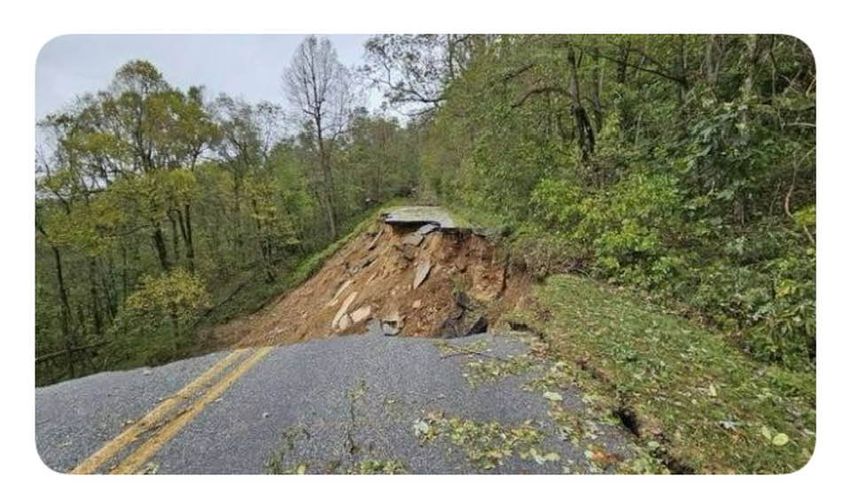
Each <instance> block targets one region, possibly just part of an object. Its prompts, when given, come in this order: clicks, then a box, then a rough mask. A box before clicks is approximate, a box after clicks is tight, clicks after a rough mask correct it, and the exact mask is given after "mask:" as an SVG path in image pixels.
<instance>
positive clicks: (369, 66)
mask: <svg viewBox="0 0 851 501" xmlns="http://www.w3.org/2000/svg"><path fill="white" fill-rule="evenodd" d="M281 75H282V76H281V82H280V85H281V89H282V90H281V99H280V102H275V103H272V102H259V103H251V102H246V101H244V100H242V99H240V98H235V97H231V96H228V95H210V94H209V93H208V92H207V91H206V90H205V88H204V85H203V82H198V85H197V86H192V87H189V88H186V89H181V88H177V87H175V86H173V85H171V84H170V83H169V82H167V81H166V80H165V79H164V77H163V75H162V74H161V72H160V71H159V70H158V69H157V68H156V67H155V66H154V65H153V64H152V63H150V62H148V61H143V60H133V61H128V62H127V63H126V64H124V65H123V66H121V67H120V68H119V69H118V70H117V71H116V73H115V75H114V77H113V79H112V81H111V82H104V86H103V89H102V90H100V91H98V92H96V93H91V94H86V95H82V96H79V97H78V99H77V100H76V102H75V103H74V104H73V105H69V106H68V107H66V108H65V109H62V110H57V111H56V112H54V113H52V114H50V115H48V116H47V117H45V118H44V119H43V120H41V121H40V122H39V123H38V125H37V128H38V137H39V138H40V139H41V140H40V141H39V147H38V149H37V151H36V155H35V184H36V188H35V191H36V193H35V204H36V218H35V230H36V231H35V238H36V270H35V271H36V280H35V286H36V333H35V334H36V336H35V339H36V379H37V384H39V385H43V384H50V383H54V382H57V381H61V380H64V379H69V378H75V377H79V376H81V375H85V374H89V373H94V372H98V371H103V370H114V369H122V368H129V367H137V366H141V365H151V364H160V363H165V362H168V361H170V360H175V359H178V358H182V357H184V356H186V355H188V354H193V353H197V352H199V351H202V350H203V346H204V339H203V333H204V331H205V329H206V328H208V327H209V326H212V325H215V324H217V323H220V322H223V321H225V320H227V319H230V318H233V317H235V316H238V315H241V314H245V313H250V312H252V311H256V310H257V309H258V308H260V307H262V306H263V305H264V304H265V303H266V302H267V301H268V300H269V299H271V298H273V297H275V296H276V295H277V294H279V293H281V292H282V291H285V290H287V289H288V288H290V287H292V286H294V285H296V284H297V282H298V280H300V279H303V278H304V276H305V274H307V273H310V269H311V268H310V267H311V266H314V265H315V262H316V261H317V259H318V258H319V257H321V255H322V253H323V250H325V249H326V248H327V247H328V246H329V245H331V244H332V243H334V242H336V241H338V240H339V239H340V238H341V237H344V236H345V235H346V234H347V233H348V232H350V231H352V229H353V228H355V226H356V225H357V224H358V223H359V222H360V221H362V220H364V219H365V218H368V217H370V215H371V214H374V213H375V211H376V210H377V209H378V208H379V207H381V206H382V205H383V204H386V203H388V202H392V201H393V200H397V199H408V200H414V201H416V202H417V203H440V204H442V205H444V206H447V207H450V208H452V209H453V210H457V211H458V212H460V213H464V214H469V217H470V218H471V219H473V220H476V221H481V222H482V224H488V225H494V226H499V227H501V228H503V229H504V233H505V234H506V235H508V238H507V242H506V246H507V247H508V248H510V250H511V255H512V256H513V259H514V260H515V261H516V263H515V264H516V265H517V266H520V267H523V268H524V269H526V270H528V271H529V272H530V273H532V274H533V275H534V276H535V277H538V278H543V277H546V276H548V275H552V274H556V273H572V274H579V275H584V276H587V277H591V278H593V279H596V280H599V281H602V282H607V283H609V284H612V285H613V286H617V287H624V288H628V289H631V290H634V291H636V292H637V293H640V294H642V295H643V296H644V297H646V298H647V300H648V301H650V302H653V303H655V304H659V305H663V306H664V307H666V308H670V309H672V310H675V311H677V312H678V313H680V314H682V315H684V316H686V317H689V318H691V319H693V320H694V321H696V322H700V323H702V324H704V325H706V326H707V327H708V328H711V329H713V330H715V331H718V332H720V333H722V335H723V336H724V337H725V339H727V340H728V341H729V343H731V344H732V345H734V346H735V347H737V348H738V349H740V350H741V351H742V352H744V353H746V354H747V355H748V356H749V357H751V358H753V359H754V360H755V361H757V362H759V363H761V364H766V365H771V366H779V367H782V368H784V369H788V370H792V371H796V372H804V373H812V372H814V367H815V358H816V342H815V339H816V338H815V239H816V228H815V199H816V193H815V134H816V131H815V113H816V107H815V96H816V78H815V62H814V59H813V55H812V53H811V52H810V50H809V48H808V47H807V46H806V45H805V44H804V43H803V42H802V41H800V40H798V39H796V38H793V37H788V36H782V35H460V34H459V35H380V36H374V37H371V38H370V39H369V41H368V42H367V43H366V44H365V46H364V53H363V62H362V64H360V65H357V66H355V67H346V66H344V65H343V64H342V63H341V62H340V60H339V58H338V56H337V53H336V51H335V49H334V47H333V46H332V44H331V43H330V41H329V40H327V39H325V38H321V37H313V36H311V37H306V38H305V39H304V41H303V42H302V44H301V45H300V46H299V48H298V50H297V51H296V53H295V55H294V56H293V57H292V59H291V60H289V61H284V60H282V63H281ZM376 91H377V92H379V93H380V94H381V96H382V98H383V101H384V105H385V106H383V107H382V108H381V109H369V108H368V107H367V106H366V104H365V102H364V98H363V96H365V95H366V93H367V92H376ZM390 109H392V110H395V112H394V113H388V112H387V111H386V110H390Z"/></svg>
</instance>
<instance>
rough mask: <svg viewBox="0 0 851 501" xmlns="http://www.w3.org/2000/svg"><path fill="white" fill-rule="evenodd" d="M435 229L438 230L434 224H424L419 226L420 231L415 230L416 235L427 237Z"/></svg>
mask: <svg viewBox="0 0 851 501" xmlns="http://www.w3.org/2000/svg"><path fill="white" fill-rule="evenodd" d="M437 228H439V226H437V225H436V224H426V225H424V226H421V227H420V229H418V230H417V235H422V236H425V235H428V234H429V233H431V232H432V231H434V230H436V229H437Z"/></svg>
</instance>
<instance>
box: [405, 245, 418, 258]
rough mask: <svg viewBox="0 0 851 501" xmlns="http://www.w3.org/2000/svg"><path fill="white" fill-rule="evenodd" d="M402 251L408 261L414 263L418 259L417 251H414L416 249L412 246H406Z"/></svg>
mask: <svg viewBox="0 0 851 501" xmlns="http://www.w3.org/2000/svg"><path fill="white" fill-rule="evenodd" d="M401 250H402V257H404V258H405V259H407V260H408V261H413V260H414V259H415V258H416V257H417V254H416V251H414V248H413V247H411V246H410V245H405V246H404V247H402V249H401Z"/></svg>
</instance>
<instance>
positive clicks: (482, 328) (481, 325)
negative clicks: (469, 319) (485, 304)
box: [466, 315, 488, 336]
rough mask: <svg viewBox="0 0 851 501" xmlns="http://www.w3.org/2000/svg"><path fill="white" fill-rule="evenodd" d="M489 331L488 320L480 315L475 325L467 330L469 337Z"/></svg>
mask: <svg viewBox="0 0 851 501" xmlns="http://www.w3.org/2000/svg"><path fill="white" fill-rule="evenodd" d="M487 330H488V319H487V318H486V317H485V316H484V315H480V316H479V318H478V319H476V321H475V322H474V323H473V325H472V326H471V327H470V328H469V329H467V334H466V335H467V336H471V335H473V334H481V333H483V332H487Z"/></svg>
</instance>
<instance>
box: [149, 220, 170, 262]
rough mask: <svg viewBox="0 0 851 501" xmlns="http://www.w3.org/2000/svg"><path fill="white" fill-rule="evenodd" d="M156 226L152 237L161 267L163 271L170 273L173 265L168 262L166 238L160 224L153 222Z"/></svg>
mask: <svg viewBox="0 0 851 501" xmlns="http://www.w3.org/2000/svg"><path fill="white" fill-rule="evenodd" d="M151 223H152V224H153V225H154V233H153V234H152V235H151V238H152V239H153V241H154V248H155V249H156V251H157V257H158V258H159V260H160V266H161V267H162V269H163V271H168V270H169V269H171V263H170V262H169V260H168V249H166V246H165V236H164V235H163V230H162V228H160V224H159V223H157V222H155V221H151Z"/></svg>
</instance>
